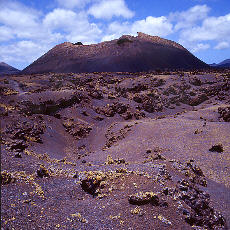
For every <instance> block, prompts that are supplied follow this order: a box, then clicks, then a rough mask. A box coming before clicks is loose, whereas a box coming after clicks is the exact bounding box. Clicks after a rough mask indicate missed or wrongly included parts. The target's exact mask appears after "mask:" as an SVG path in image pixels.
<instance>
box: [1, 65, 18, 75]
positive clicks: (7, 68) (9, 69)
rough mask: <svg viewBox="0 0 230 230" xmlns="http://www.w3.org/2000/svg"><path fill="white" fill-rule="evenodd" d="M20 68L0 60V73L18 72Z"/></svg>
mask: <svg viewBox="0 0 230 230" xmlns="http://www.w3.org/2000/svg"><path fill="white" fill-rule="evenodd" d="M19 72H20V70H18V69H16V68H14V67H12V66H10V65H8V64H6V63H5V62H0V74H17V73H19Z"/></svg>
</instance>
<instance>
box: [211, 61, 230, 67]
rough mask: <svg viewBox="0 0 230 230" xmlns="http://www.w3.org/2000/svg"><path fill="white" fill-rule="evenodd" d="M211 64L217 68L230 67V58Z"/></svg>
mask: <svg viewBox="0 0 230 230" xmlns="http://www.w3.org/2000/svg"><path fill="white" fill-rule="evenodd" d="M210 66H212V67H217V68H229V67H230V59H226V60H224V61H222V62H220V63H219V64H216V63H213V64H211V65H210Z"/></svg>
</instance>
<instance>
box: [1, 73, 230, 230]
mask: <svg viewBox="0 0 230 230" xmlns="http://www.w3.org/2000/svg"><path fill="white" fill-rule="evenodd" d="M0 91H1V104H0V112H1V135H2V145H1V227H2V229H90V230H91V229H228V228H229V226H230V222H229V219H230V209H229V207H230V179H229V178H230V157H229V154H230V145H229V140H230V123H229V120H228V119H229V117H230V114H229V111H230V110H229V107H230V73H229V72H227V71H226V72H167V73H166V72H163V73H158V74H156V73H145V72H142V73H135V74H134V73H128V72H127V73H88V74H53V73H49V74H40V75H39V74H36V75H19V76H13V75H12V76H2V77H1V78H0ZM215 145H220V146H222V148H223V149H222V150H223V151H219V152H218V151H209V150H210V149H211V148H212V147H213V146H215ZM214 149H215V148H214ZM220 149H221V148H220ZM146 192H149V193H146ZM146 194H152V195H146ZM153 194H155V195H153ZM146 196H147V197H149V198H146ZM152 196H154V197H155V196H156V197H157V199H158V200H159V202H156V201H153V198H151V197H152ZM130 197H132V199H136V200H138V201H137V203H136V204H132V202H131V201H130V199H131V198H130ZM148 199H149V200H148ZM154 199H155V198H154ZM134 203H135V202H134Z"/></svg>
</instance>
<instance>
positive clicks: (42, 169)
mask: <svg viewBox="0 0 230 230" xmlns="http://www.w3.org/2000/svg"><path fill="white" fill-rule="evenodd" d="M37 175H38V177H41V178H43V177H49V176H50V175H49V171H48V170H47V169H46V168H45V166H44V165H41V166H40V168H39V169H38V170H37Z"/></svg>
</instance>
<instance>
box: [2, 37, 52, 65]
mask: <svg viewBox="0 0 230 230" xmlns="http://www.w3.org/2000/svg"><path fill="white" fill-rule="evenodd" d="M50 48H51V46H49V45H47V44H39V43H35V42H32V41H26V40H23V41H19V42H16V43H13V44H9V45H2V46H0V50H1V52H0V60H1V61H3V62H6V63H15V64H24V65H25V64H28V63H31V62H33V61H34V60H36V59H37V58H38V57H40V56H41V55H43V54H44V53H45V52H46V51H47V50H49V49H50Z"/></svg>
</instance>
